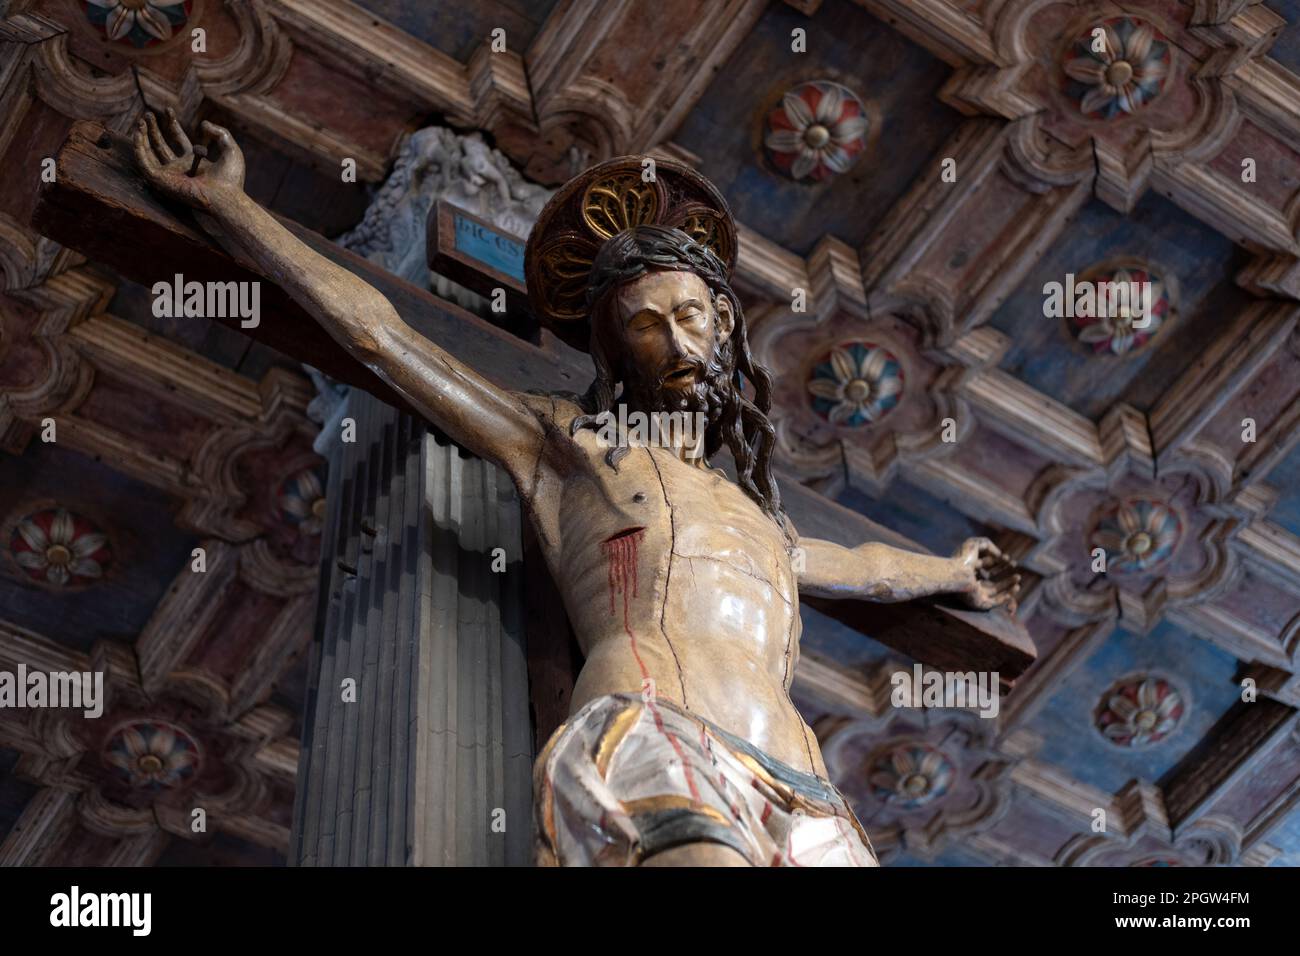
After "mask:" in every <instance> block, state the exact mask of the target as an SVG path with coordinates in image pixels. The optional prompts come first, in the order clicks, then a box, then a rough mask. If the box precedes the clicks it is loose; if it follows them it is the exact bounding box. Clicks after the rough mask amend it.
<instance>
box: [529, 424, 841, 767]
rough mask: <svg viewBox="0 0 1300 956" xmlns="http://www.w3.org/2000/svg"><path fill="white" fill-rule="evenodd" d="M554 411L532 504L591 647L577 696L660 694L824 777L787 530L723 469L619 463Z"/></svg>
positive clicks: (653, 455)
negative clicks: (805, 714) (800, 682)
mask: <svg viewBox="0 0 1300 956" xmlns="http://www.w3.org/2000/svg"><path fill="white" fill-rule="evenodd" d="M565 407H566V406H564V405H561V406H560V407H559V408H557V409H556V411H557V412H560V414H557V415H556V416H555V419H553V420H554V421H555V424H556V426H558V427H557V429H556V431H555V432H553V433H552V437H551V439H550V442H551V444H552V445H554V444H557V443H558V444H561V445H564V446H565V447H564V448H563V449H555V448H550V449H548V453H546V454H544V458H546V459H547V460H548V461H549V462H550V467H549V468H547V469H546V472H549V473H550V474H549V475H548V474H540V473H539V479H540V480H539V481H538V483H537V486H536V488H535V489H534V493H533V494H532V496H531V500H530V502H529V504H530V509H531V513H532V517H533V521H534V525H535V527H536V529H537V531H538V535H539V538H540V539H541V542H542V546H543V549H544V551H545V553H546V555H547V561H548V563H549V565H550V569H551V572H552V575H553V577H554V578H555V580H556V582H557V583H558V586H559V588H560V592H561V594H562V595H563V597H564V601H565V606H566V609H567V610H568V613H569V617H570V620H571V621H572V623H573V627H574V631H575V633H576V635H577V638H578V642H579V644H580V645H581V647H582V650H583V653H584V655H585V656H586V663H585V665H584V666H583V669H582V672H581V675H580V676H579V679H578V682H577V685H576V687H575V688H574V695H573V703H572V706H573V708H574V709H575V710H576V709H577V708H579V707H581V706H582V705H583V704H585V703H586V702H587V701H589V700H592V699H594V698H596V697H600V696H602V695H605V694H611V693H620V692H632V693H643V694H644V693H653V694H654V695H656V696H658V697H661V698H667V699H669V700H671V701H674V702H676V703H678V704H681V705H682V706H684V707H686V708H687V709H688V710H690V711H692V712H694V713H695V714H698V715H699V716H701V717H704V718H706V719H708V720H711V721H713V722H714V723H716V724H718V725H719V726H721V727H722V728H724V729H726V730H729V731H731V732H732V733H735V734H738V735H739V736H741V737H744V738H745V739H746V740H749V741H750V742H751V743H753V744H754V745H755V746H758V747H760V748H762V749H763V750H764V751H765V752H767V753H768V754H769V755H771V756H772V757H775V758H776V759H778V760H781V761H783V762H785V763H787V764H789V765H790V766H792V767H795V768H796V769H799V770H803V771H806V772H812V773H817V774H820V775H822V776H825V774H826V771H825V768H824V766H823V765H822V762H821V757H820V754H819V752H818V749H817V743H816V740H815V738H814V736H813V733H812V731H811V730H810V729H809V728H808V726H807V725H806V724H805V723H804V721H803V719H802V718H801V717H800V716H799V713H798V711H797V710H796V709H795V707H794V705H793V704H792V703H791V701H790V696H789V687H790V681H791V680H792V678H793V674H794V668H795V664H796V662H797V660H798V653H799V635H800V619H799V605H798V588H797V582H796V580H795V575H794V572H793V570H792V568H791V562H790V555H789V551H788V548H787V542H786V539H785V535H784V534H783V533H782V531H781V529H780V528H779V527H778V526H777V524H776V523H775V522H774V521H773V520H772V519H770V518H768V517H767V516H766V515H765V514H763V512H762V511H761V510H760V509H759V507H758V505H757V504H755V503H754V502H753V501H752V500H750V498H749V497H747V496H746V495H745V493H744V492H743V491H741V490H740V488H739V487H737V486H736V485H735V484H734V483H733V482H732V481H731V480H730V479H729V478H728V477H727V476H726V475H725V474H723V473H722V472H721V471H714V470H711V469H709V468H706V467H696V466H695V465H693V464H689V463H687V462H684V461H682V460H681V459H679V458H678V457H677V456H676V455H675V453H674V452H673V451H671V450H669V449H662V448H647V447H633V448H631V449H630V450H629V452H628V453H627V455H626V456H625V457H624V458H623V459H622V460H621V461H620V462H618V467H617V471H615V469H614V468H612V467H610V465H608V464H607V463H606V461H605V457H606V454H607V452H608V451H609V449H608V448H607V447H606V446H604V445H602V444H601V443H600V442H599V441H598V439H597V436H596V433H595V432H593V431H591V430H584V431H580V432H579V433H578V434H577V435H576V436H574V438H573V439H572V440H570V439H569V438H568V437H567V436H568V431H569V429H568V421H569V420H570V419H571V417H572V414H573V413H575V412H576V408H573V407H572V406H567V409H568V412H567V413H564V412H563V411H561V409H563V408H565Z"/></svg>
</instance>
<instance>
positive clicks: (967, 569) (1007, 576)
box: [953, 538, 1020, 614]
mask: <svg viewBox="0 0 1300 956" xmlns="http://www.w3.org/2000/svg"><path fill="white" fill-rule="evenodd" d="M953 560H954V561H956V562H957V564H958V566H959V567H960V569H961V576H962V577H963V578H964V579H965V580H966V582H967V583H966V585H965V586H964V587H963V588H962V590H961V593H962V595H963V597H964V598H965V601H966V603H967V604H969V605H970V606H971V607H973V608H976V609H978V610H981V611H988V610H991V609H992V608H995V607H1000V606H1002V605H1006V608H1007V610H1008V611H1010V612H1011V613H1012V614H1014V613H1016V598H1017V597H1018V596H1019V594H1020V575H1019V574H1017V573H1016V564H1015V562H1014V561H1012V560H1011V559H1010V558H1008V557H1007V556H1006V555H1004V554H1003V553H1002V552H1001V551H1000V550H999V549H998V546H997V545H995V544H994V543H993V542H992V541H990V540H989V539H988V538H970V539H968V540H967V541H966V542H964V543H963V544H962V546H961V547H960V548H958V549H957V553H956V554H955V555H953Z"/></svg>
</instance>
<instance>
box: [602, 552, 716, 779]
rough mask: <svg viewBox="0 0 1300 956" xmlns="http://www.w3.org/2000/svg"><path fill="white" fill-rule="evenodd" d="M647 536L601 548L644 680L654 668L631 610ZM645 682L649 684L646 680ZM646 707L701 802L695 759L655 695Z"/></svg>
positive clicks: (611, 604) (613, 608)
mask: <svg viewBox="0 0 1300 956" xmlns="http://www.w3.org/2000/svg"><path fill="white" fill-rule="evenodd" d="M644 537H645V528H629V529H628V530H627V531H621V532H619V533H618V534H616V535H614V536H613V537H611V538H608V539H606V540H605V541H604V542H602V543H601V550H602V551H604V553H605V561H606V564H607V565H608V569H609V613H610V614H611V615H612V614H614V613H616V610H617V607H618V605H617V602H616V601H615V597H616V596H617V595H619V594H621V595H623V630H624V631H626V632H627V639H628V641H629V642H630V643H631V645H632V657H633V658H635V659H636V666H637V667H638V668H639V669H640V671H641V680H642V681H643V682H644V681H645V680H646V679H647V678H649V677H650V672H649V671H648V670H647V669H646V666H645V661H643V660H642V659H641V652H640V651H639V650H638V649H637V646H636V634H634V633H633V632H632V619H631V616H630V614H631V604H632V599H633V598H635V597H636V596H637V567H638V564H637V545H638V544H640V543H641V539H642V538H644ZM642 686H643V687H644V686H645V685H644V683H642ZM646 707H647V709H648V710H649V711H650V713H651V714H652V715H653V716H654V721H655V727H656V728H657V729H658V730H659V732H660V733H661V734H663V735H664V736H665V737H666V738H667V739H668V742H669V743H670V744H672V748H673V750H674V751H675V752H676V754H677V757H678V759H679V760H681V763H682V770H683V772H684V773H685V775H686V785H687V787H688V788H690V791H691V796H692V797H693V798H694V799H695V800H696V801H697V802H698V801H699V800H700V792H699V790H698V789H697V788H696V786H695V778H694V776H693V775H692V773H691V762H690V760H688V759H687V757H686V753H685V751H684V750H683V749H682V745H681V741H679V740H678V739H677V737H676V736H674V735H673V734H671V733H669V732H668V731H667V730H666V729H665V728H664V721H663V717H662V716H661V715H660V713H659V708H658V707H656V706H655V702H654V699H653V697H651V698H648V699H647V700H646Z"/></svg>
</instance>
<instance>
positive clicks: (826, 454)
mask: <svg viewBox="0 0 1300 956" xmlns="http://www.w3.org/2000/svg"><path fill="white" fill-rule="evenodd" d="M750 344H751V346H752V347H753V350H754V353H755V356H756V358H757V359H758V361H759V362H760V363H762V364H763V365H765V366H767V368H768V369H769V370H770V371H771V372H772V377H773V399H772V412H771V416H770V417H771V420H772V423H773V425H774V427H775V428H776V430H777V454H778V455H779V456H780V460H781V463H782V464H783V465H784V466H785V467H787V468H789V469H791V470H792V471H793V472H795V473H796V474H798V475H799V476H800V477H803V478H805V479H809V480H813V481H821V482H822V485H820V487H822V489H823V490H824V491H833V490H835V489H834V485H835V484H837V483H838V481H839V479H840V477H841V476H842V475H843V472H844V468H843V466H844V464H845V462H847V463H848V465H849V480H850V481H851V482H852V483H855V484H861V485H863V486H865V487H866V488H867V489H868V490H876V489H878V488H880V487H883V486H884V485H886V484H888V482H889V481H890V479H891V477H892V475H893V473H894V471H895V469H896V468H897V467H898V465H899V464H900V462H903V461H908V460H915V459H920V458H924V457H927V456H929V455H932V454H940V453H942V452H943V451H945V450H947V449H951V448H953V447H954V443H955V440H956V439H958V438H959V437H960V435H959V429H958V428H957V427H956V424H957V423H959V422H961V421H963V420H964V416H962V415H959V414H957V409H958V408H959V405H960V399H959V398H958V397H957V395H956V393H955V386H956V384H957V382H958V380H959V377H960V372H959V370H958V369H955V368H952V367H950V366H946V365H944V364H941V363H940V362H939V361H938V360H937V359H936V358H935V357H934V354H933V353H928V352H926V351H924V350H923V348H922V339H921V333H920V332H919V331H918V330H917V329H916V328H915V327H913V326H912V325H910V324H909V323H907V322H905V321H904V320H902V319H901V318H898V317H897V316H882V317H880V318H877V319H874V320H872V321H867V320H865V319H862V318H859V317H856V316H853V315H850V314H849V313H847V312H839V313H837V314H835V315H834V316H832V317H831V318H830V319H828V320H827V321H825V322H820V323H818V322H816V321H815V320H814V319H813V318H811V317H809V316H805V315H801V314H798V313H791V312H788V311H785V310H781V311H779V312H770V313H768V314H766V315H764V316H762V317H761V320H760V321H758V322H757V323H756V328H755V329H754V330H753V331H752V332H751V335H750ZM945 418H951V419H952V420H953V423H954V429H953V430H952V432H953V433H952V435H951V437H952V438H953V439H954V443H945V442H944V441H943V428H944V425H943V421H944V419H945ZM827 480H829V481H830V484H826V481H827Z"/></svg>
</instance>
